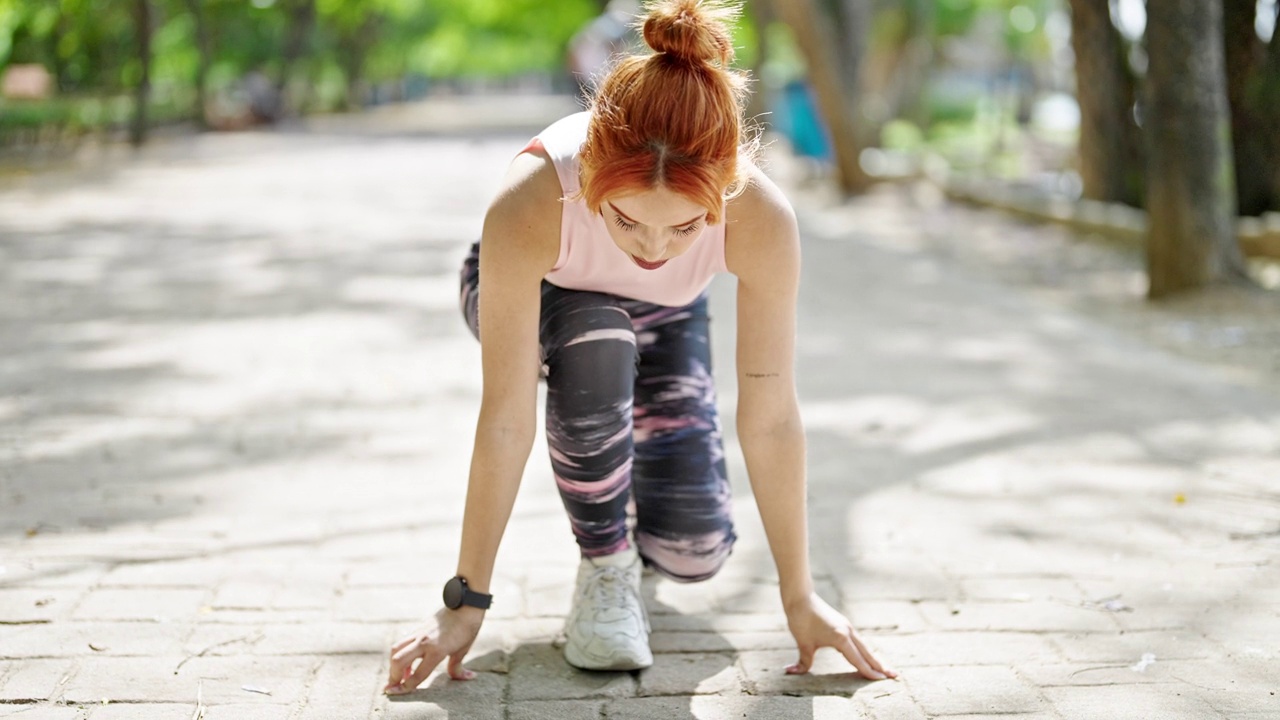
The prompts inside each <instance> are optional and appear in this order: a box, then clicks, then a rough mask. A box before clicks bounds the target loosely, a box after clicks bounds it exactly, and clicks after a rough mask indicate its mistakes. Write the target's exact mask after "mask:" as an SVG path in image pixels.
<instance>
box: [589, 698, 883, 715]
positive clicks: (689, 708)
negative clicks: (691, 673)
mask: <svg viewBox="0 0 1280 720" xmlns="http://www.w3.org/2000/svg"><path fill="white" fill-rule="evenodd" d="M604 717H605V718H607V719H608V720H653V718H671V720H683V719H684V718H696V720H743V719H744V718H745V720H780V719H781V718H786V720H846V719H847V720H857V719H859V718H865V717H867V716H866V714H865V712H864V711H863V710H862V708H861V707H859V706H858V705H857V704H856V703H854V701H852V700H850V699H849V698H844V697H828V696H817V697H745V696H738V697H721V696H716V695H699V696H694V697H681V698H675V697H660V698H658V697H655V698H635V699H630V700H614V701H611V702H610V703H609V704H607V705H605V715H604Z"/></svg>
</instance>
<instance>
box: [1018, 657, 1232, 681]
mask: <svg viewBox="0 0 1280 720" xmlns="http://www.w3.org/2000/svg"><path fill="white" fill-rule="evenodd" d="M1225 665H1226V664H1225V663H1224V666H1225ZM1201 667H1203V665H1202V664H1201V663H1199V662H1195V661H1190V662H1188V661H1179V660H1173V661H1167V660H1160V659H1159V658H1157V659H1156V661H1155V662H1154V663H1152V664H1150V665H1142V664H1141V663H1140V662H1134V663H1115V664H1080V663H1069V664H1053V665H1019V666H1018V673H1019V674H1020V675H1022V676H1023V677H1024V678H1026V679H1027V680H1030V681H1031V682H1032V683H1035V684H1036V685H1039V686H1040V687H1052V686H1060V685H1123V684H1131V685H1139V684H1149V683H1168V682H1177V681H1178V680H1179V676H1180V675H1182V674H1186V673H1191V675H1190V676H1191V677H1194V673H1196V672H1197V668H1201ZM1138 668H1142V669H1141V670H1139V669H1138ZM1223 669H1225V667H1223Z"/></svg>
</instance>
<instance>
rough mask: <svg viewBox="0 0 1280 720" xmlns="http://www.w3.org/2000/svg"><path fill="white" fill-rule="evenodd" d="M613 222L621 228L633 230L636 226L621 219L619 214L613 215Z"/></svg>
mask: <svg viewBox="0 0 1280 720" xmlns="http://www.w3.org/2000/svg"><path fill="white" fill-rule="evenodd" d="M613 224H614V225H617V226H618V227H620V228H622V229H623V230H635V229H636V226H635V225H632V224H631V223H629V222H627V221H626V220H623V219H622V217H621V216H619V215H614V216H613Z"/></svg>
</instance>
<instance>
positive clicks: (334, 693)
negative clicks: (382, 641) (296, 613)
mask: <svg viewBox="0 0 1280 720" xmlns="http://www.w3.org/2000/svg"><path fill="white" fill-rule="evenodd" d="M381 661H382V658H381V657H372V656H369V655H339V656H333V657H326V658H324V659H323V660H322V661H321V662H322V664H321V665H320V669H319V671H317V672H316V674H315V676H314V677H313V678H312V680H311V686H310V688H309V689H308V690H307V696H306V701H305V702H304V703H303V708H302V714H301V715H299V716H298V720H331V719H332V718H367V717H369V713H370V711H371V710H372V708H373V703H374V698H375V697H377V696H378V695H379V694H381V692H382V687H383V686H384V685H385V684H386V672H387V671H386V668H385V667H384V666H383V663H382V662H381ZM187 720H190V718H187Z"/></svg>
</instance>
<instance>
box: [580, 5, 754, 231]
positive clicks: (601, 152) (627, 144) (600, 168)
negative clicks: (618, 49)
mask: <svg viewBox="0 0 1280 720" xmlns="http://www.w3.org/2000/svg"><path fill="white" fill-rule="evenodd" d="M645 10H646V12H645V14H644V16H643V18H642V20H643V33H644V40H645V42H646V43H647V44H648V45H649V47H651V48H653V50H654V51H655V52H654V53H653V54H652V55H631V56H629V57H626V58H624V59H622V60H621V61H620V62H619V63H618V64H617V65H616V66H615V67H614V68H613V70H611V71H610V72H609V74H608V75H606V76H605V78H604V79H603V80H602V81H601V83H600V86H599V88H598V89H597V90H596V92H595V96H594V97H593V98H592V102H591V119H590V121H589V122H588V124H587V139H586V141H585V142H584V143H583V145H582V150H581V152H580V153H579V162H580V164H581V170H582V175H581V180H582V189H581V190H580V191H579V192H578V193H577V194H576V196H577V197H578V198H581V199H582V200H583V201H585V202H586V204H587V207H588V208H590V209H591V211H592V212H595V213H598V212H600V206H601V204H602V203H603V202H604V200H605V198H609V197H616V196H619V195H630V194H635V193H639V192H644V191H646V190H651V189H653V188H655V187H659V186H661V187H665V188H667V189H669V190H671V191H672V192H675V193H679V194H680V195H683V196H685V197H687V198H689V200H691V201H693V202H695V203H697V204H698V205H701V206H703V207H705V208H706V209H707V222H708V223H717V222H720V220H721V219H722V217H723V209H724V202H725V201H726V200H729V199H731V198H733V197H735V196H737V195H738V194H740V193H741V192H742V190H743V189H744V187H745V177H744V169H745V168H744V167H743V166H744V164H745V163H742V162H740V159H745V158H747V157H749V156H750V155H751V154H752V149H753V145H751V144H749V143H746V142H745V141H744V132H743V119H742V109H743V105H742V103H743V99H744V96H745V92H746V77H745V75H743V74H741V73H738V72H736V71H734V70H731V69H730V68H729V63H730V62H731V61H732V60H733V41H732V37H731V36H730V34H729V25H728V23H729V22H731V21H732V20H734V19H736V18H737V15H738V12H739V9H738V7H736V6H732V5H726V4H723V3H722V2H720V1H716V0H656V1H654V2H650V3H649V4H648V5H646V7H645ZM740 155H741V156H742V158H740Z"/></svg>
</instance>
